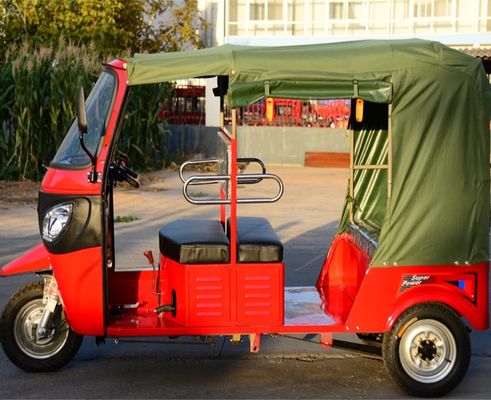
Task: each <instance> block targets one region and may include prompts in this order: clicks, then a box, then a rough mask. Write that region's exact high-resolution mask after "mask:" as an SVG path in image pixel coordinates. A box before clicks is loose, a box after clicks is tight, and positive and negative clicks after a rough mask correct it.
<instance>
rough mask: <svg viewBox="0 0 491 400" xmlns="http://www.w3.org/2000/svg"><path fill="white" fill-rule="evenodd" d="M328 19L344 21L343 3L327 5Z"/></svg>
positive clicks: (337, 2)
mask: <svg viewBox="0 0 491 400" xmlns="http://www.w3.org/2000/svg"><path fill="white" fill-rule="evenodd" d="M329 19H344V2H342V1H333V2H330V3H329Z"/></svg>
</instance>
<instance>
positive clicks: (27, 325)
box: [14, 299, 69, 360]
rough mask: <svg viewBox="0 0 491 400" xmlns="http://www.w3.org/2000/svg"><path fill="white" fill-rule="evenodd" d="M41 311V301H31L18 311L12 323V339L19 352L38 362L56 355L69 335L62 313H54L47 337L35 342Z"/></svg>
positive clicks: (42, 306) (42, 308)
mask: <svg viewBox="0 0 491 400" xmlns="http://www.w3.org/2000/svg"><path fill="white" fill-rule="evenodd" d="M43 311H44V304H43V301H42V299H35V300H31V301H30V302H29V303H27V304H25V305H24V306H23V307H22V308H21V309H20V311H19V312H18V313H17V316H16V317H15V321H14V338H15V342H16V343H17V345H18V346H19V348H20V350H21V351H22V352H23V353H24V354H26V355H28V356H29V357H32V358H36V359H39V360H42V359H46V358H50V357H53V356H54V355H55V354H57V353H58V352H59V351H60V350H61V349H62V348H63V346H64V345H65V343H66V341H67V340H68V333H69V332H68V325H67V323H66V321H65V319H64V316H63V315H62V314H63V312H56V311H55V314H54V315H53V321H52V324H51V326H50V327H49V332H48V337H47V338H45V339H40V340H37V339H36V329H37V326H38V324H39V321H40V320H41V316H42V315H43Z"/></svg>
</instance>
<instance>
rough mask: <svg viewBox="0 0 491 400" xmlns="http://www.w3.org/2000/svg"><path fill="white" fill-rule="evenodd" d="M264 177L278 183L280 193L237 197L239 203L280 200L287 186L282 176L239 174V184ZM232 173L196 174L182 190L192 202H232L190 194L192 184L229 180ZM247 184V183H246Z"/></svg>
mask: <svg viewBox="0 0 491 400" xmlns="http://www.w3.org/2000/svg"><path fill="white" fill-rule="evenodd" d="M263 179H272V180H274V181H276V183H277V184H278V193H277V194H276V195H275V196H273V197H252V198H245V199H237V204H251V203H274V202H276V201H278V200H279V199H280V198H281V196H283V193H284V191H285V186H284V185H283V181H282V180H281V178H280V177H279V176H277V175H274V174H242V175H238V176H237V184H240V183H245V182H248V183H251V182H252V181H256V180H257V181H258V182H260V181H262V180H263ZM229 180H230V175H213V176H199V175H194V176H191V177H189V178H188V179H187V180H186V181H185V182H184V185H183V188H182V191H183V195H184V198H185V199H186V200H187V201H188V202H189V203H191V204H207V205H211V204H230V200H229V199H211V200H200V199H193V198H192V197H191V196H190V195H189V194H188V187H189V186H192V185H206V184H210V183H217V182H219V181H229ZM246 184H247V183H246Z"/></svg>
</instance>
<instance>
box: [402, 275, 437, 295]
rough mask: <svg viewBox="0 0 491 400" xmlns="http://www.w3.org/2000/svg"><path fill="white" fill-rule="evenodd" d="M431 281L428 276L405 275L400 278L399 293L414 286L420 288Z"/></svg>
mask: <svg viewBox="0 0 491 400" xmlns="http://www.w3.org/2000/svg"><path fill="white" fill-rule="evenodd" d="M430 280H431V276H430V275H405V276H404V278H402V283H401V287H400V290H399V291H400V292H404V291H405V290H407V289H411V288H412V287H415V286H420V285H422V284H424V283H428V282H429V281H430Z"/></svg>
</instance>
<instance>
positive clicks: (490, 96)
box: [0, 40, 491, 396]
mask: <svg viewBox="0 0 491 400" xmlns="http://www.w3.org/2000/svg"><path fill="white" fill-rule="evenodd" d="M198 77H217V88H216V89H215V90H214V93H215V95H216V96H219V97H220V99H221V101H220V103H221V107H222V121H223V109H225V107H224V103H226V104H227V105H228V107H229V108H230V110H231V118H232V123H231V126H227V127H226V126H223V125H224V124H223V123H222V126H221V127H220V129H219V132H218V134H217V157H216V158H215V159H213V160H203V161H191V162H187V163H184V164H183V165H182V166H181V178H182V180H183V194H184V196H185V198H186V199H187V200H188V201H189V202H190V203H192V204H196V205H215V206H216V208H217V217H216V219H212V220H206V219H180V220H175V221H172V222H170V223H168V224H166V225H165V226H163V227H162V228H161V229H160V231H159V232H158V237H157V233H156V237H155V240H156V241H157V240H158V241H159V247H160V254H159V257H158V260H157V262H156V260H154V258H153V255H152V254H151V253H150V252H145V255H146V257H147V259H148V261H149V264H150V265H149V266H148V267H146V268H145V267H143V268H137V267H135V268H133V269H132V270H126V271H121V270H118V269H117V268H116V260H117V259H116V258H115V254H114V253H115V251H114V214H113V187H114V185H115V183H116V182H118V181H126V182H128V183H129V184H131V185H133V186H135V187H138V185H139V183H138V175H137V173H136V172H134V171H132V170H131V169H129V168H128V167H127V166H126V165H125V164H124V163H122V162H119V161H118V160H116V159H115V158H116V154H117V152H116V146H117V143H118V139H119V135H120V130H121V124H122V123H123V120H124V115H125V112H126V104H127V100H128V96H129V93H130V91H131V89H132V87H133V86H135V85H142V84H149V83H158V82H166V81H174V80H178V79H185V78H198ZM262 97H267V98H291V99H313V100H315V99H346V98H351V99H352V112H351V117H350V121H349V132H350V146H351V153H350V178H349V182H348V189H347V195H346V201H345V204H344V211H343V214H342V216H341V219H340V224H339V228H338V232H337V235H336V237H335V239H334V240H333V242H332V244H331V245H330V248H329V250H328V251H326V258H325V261H324V264H323V266H322V269H321V271H319V276H318V279H317V281H316V282H312V285H311V286H310V287H285V284H284V271H285V268H288V265H284V263H283V244H282V242H281V240H280V239H279V237H278V235H277V234H276V232H275V230H274V229H273V227H272V225H271V224H270V223H269V221H268V220H267V219H266V218H264V217H262V216H257V217H244V216H240V215H238V208H237V205H238V204H254V203H271V202H276V201H277V200H279V199H280V198H281V196H282V194H283V190H284V186H283V182H282V180H281V179H280V177H278V176H276V175H274V174H270V173H268V172H267V170H266V166H265V165H264V163H263V162H262V161H261V160H259V159H257V158H252V157H251V158H240V157H238V156H237V155H238V149H237V131H238V127H237V110H238V108H239V107H242V106H247V105H248V104H251V103H253V102H254V101H257V100H258V99H260V98H262ZM148 101H151V99H149V100H148ZM489 110H491V90H490V85H489V82H488V81H487V78H486V75H485V72H484V69H483V67H482V65H481V61H480V60H479V59H475V58H473V57H470V56H467V55H465V54H462V53H460V52H458V51H455V50H452V49H450V48H447V47H446V46H443V45H441V44H439V43H435V42H427V41H420V40H402V41H361V42H350V43H335V44H319V45H309V46H294V47H247V46H232V45H225V46H221V47H217V48H211V49H204V50H199V51H195V52H181V53H168V54H152V55H136V56H135V57H134V58H131V59H126V60H116V61H113V62H111V63H110V64H107V65H104V69H103V72H102V74H101V76H100V78H99V79H98V81H97V83H96V84H95V86H94V87H93V89H92V91H91V93H90V95H89V97H88V98H87V100H85V97H84V93H83V90H82V89H81V90H80V92H79V98H78V106H77V118H76V120H75V121H74V122H73V125H72V126H71V127H70V129H69V131H68V133H67V135H66V137H65V139H64V141H63V143H62V145H61V147H60V148H59V150H58V152H57V154H56V155H55V157H54V159H53V160H52V162H51V164H50V166H49V168H48V171H47V173H46V175H45V177H44V179H43V182H42V186H41V191H40V193H39V202H38V214H39V227H40V233H41V237H42V243H40V244H39V245H38V246H36V247H34V248H33V249H31V250H30V251H28V252H27V253H26V254H25V255H23V256H22V257H20V258H19V259H17V260H14V261H12V262H10V263H9V264H7V265H5V266H4V267H3V268H2V269H1V271H0V275H1V276H3V277H7V276H12V275H16V274H25V273H35V274H37V275H38V276H39V277H41V278H42V281H38V282H35V283H32V284H29V285H27V286H25V287H23V288H21V289H20V290H18V291H17V292H16V293H15V294H14V295H13V296H12V298H11V299H10V300H9V302H8V303H7V304H6V306H5V309H4V311H3V314H2V317H1V325H0V334H1V338H2V346H3V349H4V351H5V353H6V354H7V356H8V357H9V358H10V360H11V361H12V362H13V363H14V364H15V365H17V366H18V367H20V368H22V369H24V370H27V371H53V370H56V369H58V368H60V367H62V366H63V365H65V364H66V363H68V362H69V361H70V360H71V359H72V357H73V356H74V355H75V353H76V352H77V350H78V349H79V346H80V344H81V340H82V335H88V336H93V337H95V338H96V339H97V340H99V341H101V340H104V338H106V337H114V338H124V337H155V336H165V337H176V336H200V337H202V336H205V337H206V336H209V337H213V336H217V335H226V336H230V337H231V339H232V340H233V341H239V340H240V338H241V337H249V340H250V350H251V352H253V353H254V352H258V351H259V349H260V344H261V336H262V335H267V334H275V335H284V334H285V335H286V334H288V335H289V334H304V333H305V334H307V333H308V334H316V335H318V337H319V338H320V339H319V342H320V344H322V345H324V346H325V347H330V346H333V345H335V344H336V342H335V341H334V340H333V334H334V333H356V334H358V335H359V336H360V337H361V338H363V339H366V340H369V341H370V340H371V341H373V342H377V341H378V342H379V346H380V343H381V351H382V356H383V359H384V363H385V365H386V367H387V369H388V371H389V373H390V374H391V375H392V377H393V378H394V379H395V380H396V382H397V383H399V384H400V385H401V386H402V387H403V388H404V389H405V390H407V391H409V392H410V393H413V394H416V395H420V396H438V395H442V394H444V393H446V392H448V391H449V390H451V389H452V388H453V387H455V386H456V385H457V384H458V383H459V382H460V381H461V379H462V378H463V377H464V375H465V373H466V371H467V368H468V365H469V361H470V355H471V349H470V339H469V330H470V329H471V328H472V329H477V330H484V329H487V328H488V271H489V264H488V258H489V251H488V232H489V189H490V188H489V170H488V168H489ZM251 156H252V155H251ZM200 162H206V163H214V164H216V170H217V172H216V173H212V174H209V173H208V174H204V175H203V174H194V175H191V176H190V174H189V172H186V171H185V170H186V168H187V167H188V166H189V165H190V164H196V163H198V164H199V163H200ZM240 162H249V163H255V164H258V165H259V169H260V172H259V173H255V174H250V173H241V172H240V171H239V170H238V168H237V164H238V163H240ZM262 181H272V182H273V183H274V184H275V185H276V186H277V192H276V193H275V194H274V195H273V196H272V197H264V198H263V197H257V198H247V197H240V196H238V190H237V188H238V186H239V185H254V184H257V183H260V182H262ZM319 184H322V183H321V182H320V183H319ZM195 185H215V186H216V188H217V190H216V195H215V197H212V198H206V199H204V198H199V197H196V196H194V197H193V192H191V191H190V188H192V187H193V186H195Z"/></svg>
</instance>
